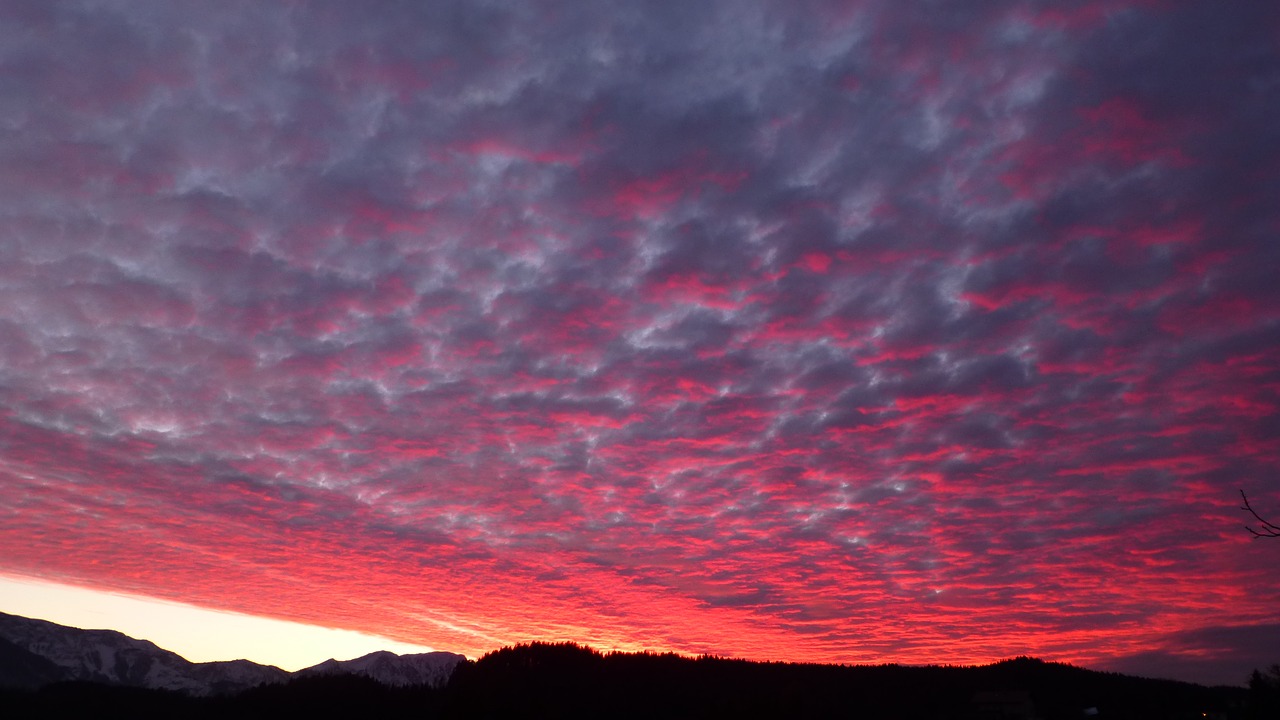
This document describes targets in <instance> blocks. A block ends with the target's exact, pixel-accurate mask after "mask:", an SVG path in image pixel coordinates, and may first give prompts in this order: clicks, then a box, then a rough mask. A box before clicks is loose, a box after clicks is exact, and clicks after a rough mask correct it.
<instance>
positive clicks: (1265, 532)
mask: <svg viewBox="0 0 1280 720" xmlns="http://www.w3.org/2000/svg"><path fill="white" fill-rule="evenodd" d="M1240 498H1241V499H1242V500H1244V505H1243V506H1242V507H1241V508H1240V509H1241V510H1248V511H1249V514H1250V515H1252V516H1253V518H1254V519H1255V520H1257V521H1258V522H1260V523H1262V525H1261V530H1255V529H1253V528H1251V527H1249V526H1248V525H1245V526H1244V529H1245V530H1248V531H1249V532H1251V533H1253V536H1254V537H1255V538H1280V525H1275V524H1273V523H1269V522H1267V521H1266V520H1264V519H1263V517H1262V516H1261V515H1259V514H1258V511H1256V510H1254V509H1253V506H1252V505H1250V504H1249V496H1248V495H1245V494H1244V490H1241V491H1240Z"/></svg>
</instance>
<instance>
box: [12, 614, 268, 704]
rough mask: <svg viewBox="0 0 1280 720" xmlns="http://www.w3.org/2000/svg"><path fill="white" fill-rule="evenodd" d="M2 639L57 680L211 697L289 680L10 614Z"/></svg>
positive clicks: (263, 668)
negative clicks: (54, 670) (50, 668)
mask: <svg viewBox="0 0 1280 720" xmlns="http://www.w3.org/2000/svg"><path fill="white" fill-rule="evenodd" d="M0 639H4V640H6V641H8V642H9V643H12V644H13V645H15V646H17V647H18V648H20V649H22V650H25V651H26V652H29V653H32V654H34V655H37V656H39V657H42V658H44V659H45V660H47V661H49V662H51V663H52V664H53V665H55V666H57V667H58V668H60V669H61V670H62V673H63V677H61V678H57V679H65V680H88V681H91V682H102V683H109V684H113V685H129V686H133V687H145V688H155V689H164V690H180V691H183V692H188V693H191V694H194V695H207V694H211V693H216V692H234V691H237V690H243V689H246V688H249V687H253V686H255V685H261V684H262V683H267V682H281V681H283V680H285V679H287V678H288V673H286V672H285V671H283V670H281V669H280V668H277V667H271V666H268V665H258V664H257V663H252V662H249V661H247V660H233V661H230V662H216V663H193V662H190V661H188V660H187V659H185V658H183V657H182V656H180V655H178V654H177V653H174V652H170V651H168V650H165V649H163V648H160V647H157V646H156V645H155V644H154V643H151V642H148V641H146V640H137V639H134V638H131V637H129V636H128V635H125V634H123V633H119V632H116V631H114V630H80V629H78V628H71V627H66V626H65V625H58V624H56V623H51V622H47V621H45V620H34V619H31V618H24V617H19V616H17V615H8V614H5V613H0Z"/></svg>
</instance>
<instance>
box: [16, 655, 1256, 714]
mask: <svg viewBox="0 0 1280 720" xmlns="http://www.w3.org/2000/svg"><path fill="white" fill-rule="evenodd" d="M1255 685H1257V687H1255V688H1253V689H1251V690H1246V689H1243V688H1206V687H1202V686H1199V685H1191V684H1188V683H1180V682H1173V681H1163V680H1147V679H1142V678H1134V677H1128V676H1124V675H1117V674H1112V673H1100V672H1094V671H1090V670H1084V669H1082V668H1077V667H1072V666H1069V665H1062V664H1058V663H1046V662H1042V661H1039V660H1034V659H1031V658H1018V659H1015V660H1009V661H1005V662H1001V663H997V664H995V665H989V666H984V667H902V666H897V665H882V666H836V665H810V664H795V663H759V662H748V661H743V660H730V659H724V658H715V657H702V658H687V657H681V656H677V655H672V654H654V653H638V654H637V653H608V654H603V653H599V652H596V651H594V650H591V649H589V648H585V647H581V646H578V645H574V644H569V643H562V644H547V643H534V644H531V645H520V646H516V647H511V648H504V649H502V650H498V651H495V652H492V653H489V654H487V655H485V656H484V657H482V658H481V659H480V660H478V661H475V662H465V663H463V664H461V665H459V666H458V668H457V669H456V670H455V671H454V674H453V676H452V678H451V679H450V681H449V683H448V684H447V685H446V686H444V687H441V688H430V687H411V688H394V687H387V686H385V685H382V684H380V683H377V682H376V681H374V680H371V679H368V678H363V677H357V676H333V677H312V678H302V679H297V680H293V681H291V682H289V683H285V684H281V685H267V686H261V687H258V688H254V689H252V690H249V691H246V692H243V693H240V694H239V695H235V696H230V697H213V698H192V697H187V696H185V695H181V694H178V693H171V692H163V691H153V690H138V689H132V688H121V687H109V686H103V685H93V684H89V683H62V684H58V685H52V686H49V687H46V688H43V689H41V690H39V691H35V692H14V691H9V692H5V693H3V694H0V716H4V717H14V718H21V717H50V716H52V717H59V716H67V717H77V716H87V717H95V718H100V717H120V718H130V719H131V720H132V719H135V718H145V717H183V718H197V719H198V718H268V717H269V718H279V717H281V716H287V717H304V718H331V717H349V718H355V717H361V718H364V717H372V718H400V717H405V718H434V717H440V718H500V717H502V718H505V717H554V718H572V717H593V718H594V717H623V718H640V717H644V718H653V717H660V718H689V717H739V718H740V717H770V716H772V717H886V718H900V719H902V720H912V719H914V718H920V719H921V720H925V719H928V720H943V719H948V718H954V719H956V720H969V719H979V718H987V717H1018V716H1025V715H1031V716H1034V717H1039V718H1045V719H1046V720H1057V719H1058V718H1084V717H1098V718H1104V719H1105V718H1135V719H1136V718H1153V719H1154V718H1159V719H1161V720H1164V719H1166V718H1170V719H1172V718H1188V719H1190V718H1204V717H1220V718H1229V719H1231V720H1236V719H1240V720H1248V719H1250V718H1267V719H1268V720H1275V718H1277V717H1280V715H1275V714H1260V713H1271V712H1272V711H1271V708H1274V707H1275V705H1273V704H1269V703H1274V702H1275V697H1274V694H1275V693H1277V692H1280V687H1275V686H1272V685H1267V684H1266V683H1261V684H1256V683H1255ZM1268 688H1270V690H1268ZM1268 693H1272V694H1270V695H1269V694H1268Z"/></svg>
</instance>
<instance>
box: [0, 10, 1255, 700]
mask: <svg viewBox="0 0 1280 720" xmlns="http://www.w3.org/2000/svg"><path fill="white" fill-rule="evenodd" d="M1277 48H1280V6H1277V5H1276V4H1275V3H1272V2H1265V1H1262V0H1259V1H1256V2H1253V1H1249V0H1242V1H1241V2H1232V3H1218V2H1207V1H1206V2H1194V1H1182V2H1163V1H1159V0H1153V1H1150V2H1117V1H1100V2H1052V3H1050V2H999V1H996V0H993V1H992V2H983V3H944V2H930V1H928V0H921V1H920V2H913V3H903V2H890V1H889V0H852V1H848V2H822V1H816V0H814V1H796V0H785V1H781V0H780V1H778V2H767V1H764V0H761V1H759V2H716V1H715V0H707V1H706V2H696V3H690V2H649V3H631V2H607V1H603V0H601V1H599V2H591V3H570V2H536V1H531V2H523V3H489V2H479V1H475V2H462V3H452V2H443V1H442V2H432V3H416V2H392V1H388V2H382V3H376V4H369V3H362V2H339V1H330V2H323V1H315V2H306V1H301V0H298V1H292V2H273V3H262V2H220V3H200V2H183V1H177V2H175V1H174V0H163V1H151V0H129V1H128V2H124V1H113V0H106V1H102V0H95V1H88V0H85V1H83V2H71V1H66V2H63V1H57V0H54V1H46V0H33V1H31V2H24V1H20V0H0V124H2V126H3V128H4V129H3V132H0V575H5V576H8V577H10V578H22V579H24V580H25V581H32V580H39V581H45V582H52V583H58V584H61V585H66V586H75V587H79V588H86V589H89V590H93V591H97V592H105V593H117V594H120V593H123V594H127V595H130V596H136V597H141V598H150V599H154V600H159V601H164V602H168V603H181V604H184V605H187V606H193V607H199V608H205V609H209V610H215V611H219V612H224V613H237V614H242V615H249V616H256V617H263V618H271V619H276V620H285V621H291V622H296V623H302V624H306V625H310V626H316V627H323V628H334V629H341V630H346V631H353V632H359V633H364V634H367V635H372V636H378V637H384V638H388V639H391V640H395V641H398V642H402V643H409V644H412V645H414V646H421V647H431V648H435V649H440V650H449V651H453V652H460V653H464V654H466V655H468V656H470V657H477V656H479V655H481V654H483V653H484V652H486V651H489V650H493V649H496V648H499V647H502V646H504V645H509V644H513V643H518V642H527V641H532V640H554V641H559V640H572V641H576V642H581V643H586V644H590V645H592V646H594V647H597V648H600V649H618V650H640V649H651V650H659V651H668V650H670V651H676V652H681V653H691V654H696V653H713V654H717V655H726V656H736V657H744V658H752V659H770V660H792V661H806V662H810V661H811V662H840V663H879V662H899V663H904V664H905V663H912V664H920V663H979V662H991V661H994V660H998V659H1001V658H1006V657H1011V656H1015V655H1034V656H1038V657H1042V658H1045V659H1049V660H1057V661H1063V662H1072V663H1076V664H1082V665H1085V666H1088V667H1093V668H1100V669H1110V670H1120V671H1124V672H1132V673H1136V674H1145V675H1155V676H1161V677H1175V678H1181V679H1188V680H1194V681H1200V682H1222V683H1231V684H1241V683H1243V682H1244V681H1245V680H1246V679H1247V676H1248V673H1249V671H1250V670H1251V669H1252V668H1254V667H1259V666H1265V665H1270V664H1271V663H1274V662H1278V661H1280V655H1277V650H1276V648H1277V647H1280V610H1278V609H1277V608H1278V606H1277V603H1276V599H1277V597H1280V573H1277V572H1276V570H1275V568H1276V567H1280V541H1275V540H1254V539H1252V538H1251V536H1250V535H1249V534H1248V532H1247V531H1246V530H1245V529H1244V527H1243V526H1244V525H1245V524H1246V523H1247V522H1248V521H1249V520H1250V518H1249V516H1248V514H1247V513H1245V512H1244V511H1243V510H1241V508H1240V504H1241V498H1240V494H1239V493H1240V491H1241V490H1244V491H1245V492H1247V493H1248V495H1249V499H1250V500H1251V502H1252V503H1253V505H1254V507H1255V508H1257V509H1258V510H1259V512H1260V513H1261V514H1262V515H1263V516H1264V517H1268V518H1269V519H1271V520H1273V521H1276V518H1277V517H1280V479H1278V477H1277V465H1278V462H1277V461H1278V460H1280V282H1277V281H1276V277H1277V268H1280V209H1277V208H1280V205H1277V203H1276V202H1275V198H1276V197H1277V196H1278V195H1280V123H1277V122H1276V117H1277V114H1278V113H1280V51H1278V50H1277ZM28 584H29V583H28ZM5 587H6V589H5V590H4V593H5V595H0V610H5V608H6V607H8V606H12V604H13V603H14V602H16V600H15V598H16V595H14V596H13V597H7V596H8V595H10V594H11V593H16V591H12V590H10V589H8V588H11V587H13V585H6V586H5ZM85 597H97V596H93V595H89V596H85ZM101 597H106V596H105V595H104V596H101ZM84 602H86V603H91V602H94V601H92V600H85V601H84ZM172 649H175V650H179V648H172ZM327 656H328V655H327V654H326V657H327ZM251 659H252V658H251ZM319 659H323V658H317V661H318V660H319Z"/></svg>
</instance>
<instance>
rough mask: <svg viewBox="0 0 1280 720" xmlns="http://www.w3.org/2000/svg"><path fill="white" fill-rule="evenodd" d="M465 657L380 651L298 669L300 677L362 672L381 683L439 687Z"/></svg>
mask: <svg viewBox="0 0 1280 720" xmlns="http://www.w3.org/2000/svg"><path fill="white" fill-rule="evenodd" d="M465 659H466V658H465V657H463V656H462V655H458V654H456V653H449V652H430V653H419V654H416V655H397V654H395V653H393V652H387V651H386V650H380V651H378V652H372V653H369V654H368V655H365V656H363V657H358V658H356V659H355V660H325V661H324V662H322V663H320V664H319V665H312V666H311V667H309V668H305V669H302V670H299V671H298V672H297V673H296V674H297V675H299V676H309V675H342V674H351V675H364V676H366V677H371V678H373V679H374V680H377V681H378V682H380V683H382V684H384V685H424V684H425V685H430V686H432V687H439V686H441V685H443V684H445V683H446V682H448V681H449V676H450V675H452V674H453V669H454V668H455V667H457V666H458V663H460V662H462V661H463V660H465Z"/></svg>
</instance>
